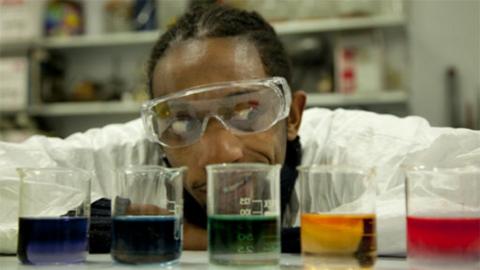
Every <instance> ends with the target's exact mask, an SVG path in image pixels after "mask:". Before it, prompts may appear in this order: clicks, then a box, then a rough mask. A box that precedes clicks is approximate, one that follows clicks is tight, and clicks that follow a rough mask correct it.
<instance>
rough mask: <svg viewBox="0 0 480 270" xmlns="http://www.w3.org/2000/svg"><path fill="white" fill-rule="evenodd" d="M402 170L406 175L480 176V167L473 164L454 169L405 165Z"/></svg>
mask: <svg viewBox="0 0 480 270" xmlns="http://www.w3.org/2000/svg"><path fill="white" fill-rule="evenodd" d="M401 169H402V170H403V171H405V172H406V173H445V174H462V173H478V174H480V166H476V165H473V164H468V165H461V166H452V167H440V166H431V165H424V164H405V165H402V166H401Z"/></svg>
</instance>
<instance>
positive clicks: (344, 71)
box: [334, 32, 384, 94]
mask: <svg viewBox="0 0 480 270" xmlns="http://www.w3.org/2000/svg"><path fill="white" fill-rule="evenodd" d="M383 52H384V50H383V46H382V44H381V42H380V40H379V39H378V38H376V36H375V34H374V33H373V32H360V33H355V34H354V33H350V34H348V35H339V36H338V37H337V39H336V42H335V49H334V57H335V82H336V91H337V92H339V93H344V94H353V93H355V94H368V93H370V94H371V93H373V92H379V91H382V89H383V77H384V76H383V69H384V68H383V66H384V65H383V59H384V56H383Z"/></svg>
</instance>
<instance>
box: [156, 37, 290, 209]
mask: <svg viewBox="0 0 480 270" xmlns="http://www.w3.org/2000/svg"><path fill="white" fill-rule="evenodd" d="M265 77H269V76H268V75H267V74H266V73H265V70H264V68H263V65H262V62H261V59H260V56H259V54H258V51H257V49H256V48H255V47H254V45H253V44H252V43H250V42H247V41H244V40H239V39H234V38H207V39H197V40H189V41H184V42H181V43H178V44H175V45H173V46H172V47H171V48H169V49H168V51H167V52H166V54H165V55H164V56H163V57H162V58H161V59H160V61H159V62H158V63H157V66H156V68H155V71H154V77H153V92H154V95H155V97H160V96H164V95H166V94H170V93H173V92H177V91H181V90H184V89H186V88H190V87H194V86H198V85H204V84H211V83H217V82H226V81H238V80H252V79H259V78H265ZM286 141H287V127H286V121H285V120H282V121H280V122H278V123H277V124H276V125H275V126H273V127H272V128H271V129H269V130H267V131H264V132H260V133H255V134H249V135H235V134H232V133H231V132H230V131H228V130H227V129H225V127H224V126H223V125H222V124H221V123H220V122H219V121H218V120H216V119H214V118H211V119H210V120H209V122H208V125H207V128H206V130H205V133H204V134H203V136H202V137H201V138H200V139H199V140H198V141H196V142H195V143H194V144H191V145H188V146H185V147H181V148H168V147H166V148H164V150H165V154H166V156H167V158H168V161H169V162H170V164H171V165H172V166H174V167H178V166H187V167H188V171H187V177H186V183H184V186H185V188H186V189H187V191H188V192H189V193H190V194H191V195H192V196H193V197H194V198H195V199H196V200H197V201H198V202H199V203H200V204H201V205H202V206H205V205H206V193H207V183H206V181H207V180H206V178H207V176H206V170H205V166H206V165H209V164H216V163H235V162H258V163H268V164H282V163H283V161H284V158H285V146H286Z"/></svg>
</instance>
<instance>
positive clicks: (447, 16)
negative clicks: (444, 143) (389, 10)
mask: <svg viewBox="0 0 480 270" xmlns="http://www.w3.org/2000/svg"><path fill="white" fill-rule="evenodd" d="M408 8H409V9H408V11H409V14H408V15H409V17H408V19H407V21H408V33H409V39H408V40H409V43H410V44H409V46H408V48H409V51H410V64H411V72H410V76H411V97H410V106H411V113H412V114H416V115H420V116H423V117H425V118H427V119H428V120H429V121H430V122H431V124H432V125H435V126H448V125H451V122H450V117H449V107H448V106H447V105H446V104H447V102H448V98H447V94H446V93H447V90H446V83H445V73H446V70H447V68H448V67H449V66H454V67H456V69H457V71H458V73H457V74H458V79H459V80H458V87H459V91H460V92H461V94H460V106H459V110H460V112H459V113H460V114H461V115H462V119H463V123H464V125H465V121H466V119H465V118H466V117H465V110H466V106H465V105H466V104H467V103H469V104H471V105H470V106H472V107H473V111H472V112H471V113H472V115H473V117H475V118H476V126H475V127H476V128H477V129H478V128H480V123H479V119H478V118H480V100H479V99H480V1H479V0H458V1H452V0H437V1H434V0H412V1H409V5H408ZM475 103H476V104H475ZM475 107H476V108H475Z"/></svg>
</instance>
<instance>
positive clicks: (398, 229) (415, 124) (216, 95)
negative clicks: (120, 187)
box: [0, 5, 480, 253]
mask: <svg viewBox="0 0 480 270" xmlns="http://www.w3.org/2000/svg"><path fill="white" fill-rule="evenodd" d="M148 78H149V82H148V83H149V89H150V94H151V96H152V101H150V102H149V103H147V104H146V105H145V106H144V108H143V115H144V116H143V118H144V119H143V120H144V126H145V128H146V129H145V130H146V131H145V130H144V129H143V127H142V126H141V122H140V121H138V120H137V121H133V122H130V123H127V124H124V125H110V126H107V127H105V128H102V129H93V130H89V131H87V132H86V133H83V134H74V135H72V136H70V137H69V138H67V139H65V140H60V139H53V138H45V137H40V136H37V137H34V138H31V139H30V140H28V141H26V142H25V143H23V144H19V145H14V144H6V143H0V168H1V167H4V168H6V167H19V166H42V167H47V166H66V167H80V168H84V169H89V170H94V171H95V172H96V176H97V177H96V180H95V181H94V183H93V185H92V190H93V194H94V198H96V199H98V198H101V197H110V195H111V190H110V189H109V185H110V183H111V182H112V181H114V176H113V174H112V170H114V169H116V168H118V167H121V166H125V165H130V164H159V163H162V162H163V164H166V165H169V166H175V167H176V166H187V167H188V173H187V177H186V182H185V183H184V186H185V191H186V192H185V206H184V216H185V224H184V247H185V249H205V248H206V241H207V236H206V211H205V209H206V208H205V204H206V174H205V166H206V165H208V164H214V163H224V162H227V163H237V162H261V163H269V164H283V169H282V177H281V178H282V179H281V181H282V182H281V197H282V224H283V227H284V228H288V227H291V226H298V225H299V224H298V219H297V214H298V191H297V189H298V187H296V186H298V183H297V182H296V178H297V173H296V170H295V167H296V166H297V165H299V164H302V165H307V164H320V163H327V164H336V163H341V164H353V165H359V166H367V167H374V166H375V167H377V175H376V177H377V178H376V180H377V181H378V187H377V190H378V192H379V197H378V198H379V199H378V208H379V209H378V217H379V244H380V252H381V253H398V252H400V253H401V252H404V250H405V247H404V223H402V222H404V221H403V220H404V210H403V205H404V201H403V196H402V195H403V194H404V193H403V178H402V177H401V173H400V169H399V168H400V165H402V164H409V163H415V162H426V163H428V162H430V163H433V164H439V165H442V164H444V165H448V164H449V162H451V161H458V162H459V161H468V162H477V164H479V163H480V134H479V133H478V132H474V131H468V130H453V129H435V128H430V127H429V126H428V123H427V122H426V121H425V120H423V119H420V118H416V117H409V118H405V119H399V118H396V117H394V116H388V115H384V116H382V115H376V114H373V113H367V112H358V111H344V110H337V111H329V110H325V109H312V110H307V111H306V112H305V114H303V109H304V106H305V94H304V92H302V91H292V92H290V89H289V87H288V83H289V82H290V81H291V71H290V66H289V64H288V59H287V57H286V54H285V50H284V48H283V46H282V44H281V43H280V41H279V39H278V37H277V36H276V34H275V32H274V31H273V29H272V27H271V26H270V25H269V24H268V23H266V22H265V21H264V20H263V19H262V18H261V17H260V16H259V15H258V14H256V13H249V12H245V11H241V10H237V9H232V8H228V7H225V6H216V5H214V6H211V7H208V8H198V9H194V10H192V11H191V12H189V13H187V14H185V15H184V16H183V17H181V18H180V19H179V20H178V22H177V23H176V24H175V25H174V26H173V27H172V28H170V29H169V30H168V31H167V32H166V33H165V34H163V35H162V36H161V37H160V39H159V41H158V42H157V44H156V45H155V47H154V48H153V50H152V54H151V57H150V61H149V68H148ZM282 78H284V79H282ZM302 118H303V120H302ZM300 123H302V126H300ZM298 134H300V136H298ZM147 137H149V138H150V139H151V140H152V141H154V142H156V143H152V142H150V141H148V140H147V139H146V138H147ZM460 142H466V143H462V145H461V149H460V150H458V149H459V145H458V144H459V143H460ZM452 149H456V150H457V151H456V152H454V153H453V152H452V151H451V150H452ZM439 153H440V154H443V156H442V158H438V157H436V156H435V155H437V154H439ZM452 153H453V154H452ZM465 154H470V155H465ZM432 155H433V157H435V159H432ZM462 158H464V159H465V160H462ZM7 174H11V172H8V171H7V170H5V175H7ZM345 188H348V187H345ZM0 203H1V201H0ZM95 207H96V206H95V204H94V208H95ZM93 211H95V209H94V210H93ZM1 229H2V228H1V227H0V232H1ZM284 232H285V233H284V234H283V236H284V237H283V238H282V239H283V240H282V241H283V243H282V244H283V247H284V249H283V250H284V251H292V250H296V251H298V242H297V243H294V241H295V236H294V237H291V236H290V235H289V231H288V230H284ZM0 235H1V234H0ZM297 237H298V236H297ZM10 238H11V237H10ZM0 242H1V239H0ZM10 249H13V248H10Z"/></svg>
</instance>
